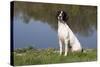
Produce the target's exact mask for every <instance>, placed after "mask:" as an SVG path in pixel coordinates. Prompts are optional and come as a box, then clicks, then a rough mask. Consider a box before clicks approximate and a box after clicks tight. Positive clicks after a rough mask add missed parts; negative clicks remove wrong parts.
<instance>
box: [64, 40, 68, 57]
mask: <svg viewBox="0 0 100 67" xmlns="http://www.w3.org/2000/svg"><path fill="white" fill-rule="evenodd" d="M67 53H68V40H67V39H65V55H64V56H67Z"/></svg>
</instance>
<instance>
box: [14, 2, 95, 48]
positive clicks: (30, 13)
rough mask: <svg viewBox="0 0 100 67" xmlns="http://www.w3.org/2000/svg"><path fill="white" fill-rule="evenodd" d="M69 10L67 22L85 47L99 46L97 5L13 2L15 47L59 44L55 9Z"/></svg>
mask: <svg viewBox="0 0 100 67" xmlns="http://www.w3.org/2000/svg"><path fill="white" fill-rule="evenodd" d="M59 9H62V10H64V11H66V12H68V14H69V21H68V25H69V27H70V28H71V29H72V31H73V32H74V33H75V35H76V37H77V38H78V39H79V41H80V43H81V44H82V47H83V48H97V19H96V18H97V16H96V15H97V7H96V6H79V5H65V4H64V5H63V4H46V3H45V4H43V3H28V2H15V3H14V16H13V19H14V21H13V25H14V30H13V33H14V48H24V47H29V46H33V47H36V48H58V47H59V44H58V36H57V18H56V11H57V10H59Z"/></svg>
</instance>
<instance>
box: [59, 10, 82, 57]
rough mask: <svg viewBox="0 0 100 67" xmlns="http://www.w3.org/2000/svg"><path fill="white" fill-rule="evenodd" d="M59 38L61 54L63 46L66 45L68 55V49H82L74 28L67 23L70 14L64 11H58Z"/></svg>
mask: <svg viewBox="0 0 100 67" xmlns="http://www.w3.org/2000/svg"><path fill="white" fill-rule="evenodd" d="M57 19H58V38H59V46H60V55H62V52H63V46H64V47H65V49H64V50H65V54H64V56H67V53H68V51H71V52H74V51H82V47H81V44H80V42H79V40H78V39H77V37H76V36H75V35H74V33H73V32H72V30H71V29H70V28H69V26H68V25H67V20H68V15H67V13H65V12H64V11H58V14H57Z"/></svg>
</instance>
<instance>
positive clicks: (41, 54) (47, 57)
mask: <svg viewBox="0 0 100 67" xmlns="http://www.w3.org/2000/svg"><path fill="white" fill-rule="evenodd" d="M13 54H14V65H34V64H54V63H70V62H84V61H96V60H97V51H96V49H85V52H84V53H81V52H76V53H71V52H69V53H68V56H63V55H62V56H59V52H58V51H57V50H56V49H54V48H48V49H33V48H31V47H30V48H23V49H16V50H15V51H14V53H13Z"/></svg>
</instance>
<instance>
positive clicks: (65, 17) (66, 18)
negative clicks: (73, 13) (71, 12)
mask: <svg viewBox="0 0 100 67" xmlns="http://www.w3.org/2000/svg"><path fill="white" fill-rule="evenodd" d="M63 13H64V15H63V20H64V21H68V18H69V16H68V14H67V13H66V12H65V11H64V12H63Z"/></svg>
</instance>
